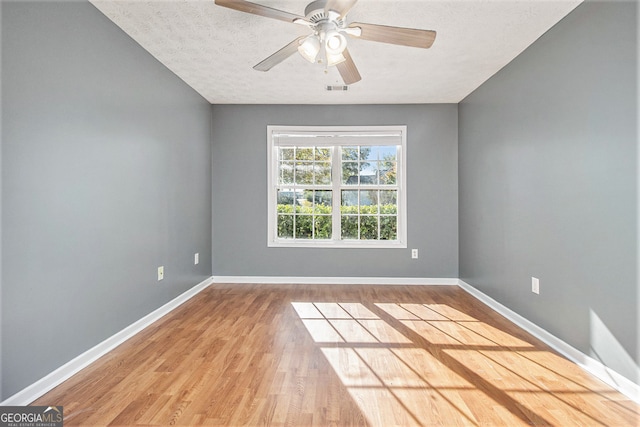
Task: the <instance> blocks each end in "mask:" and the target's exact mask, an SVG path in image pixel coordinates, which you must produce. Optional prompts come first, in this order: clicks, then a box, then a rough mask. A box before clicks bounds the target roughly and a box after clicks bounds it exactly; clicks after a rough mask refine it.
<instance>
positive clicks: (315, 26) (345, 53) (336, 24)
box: [215, 0, 436, 85]
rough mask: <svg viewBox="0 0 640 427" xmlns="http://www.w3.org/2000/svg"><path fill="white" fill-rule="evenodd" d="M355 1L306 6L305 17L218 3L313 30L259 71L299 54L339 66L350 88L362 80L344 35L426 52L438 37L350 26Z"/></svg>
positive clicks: (226, 0)
mask: <svg viewBox="0 0 640 427" xmlns="http://www.w3.org/2000/svg"><path fill="white" fill-rule="evenodd" d="M356 2H357V0H316V1H313V2H311V3H309V5H307V7H306V8H305V10H304V14H305V16H304V17H303V16H298V15H295V14H293V13H289V12H285V11H282V10H278V9H274V8H271V7H267V6H263V5H260V4H256V3H251V2H248V1H244V0H215V3H216V4H217V5H219V6H223V7H228V8H229V9H234V10H239V11H241V12H246V13H252V14H254V15H259V16H264V17H267V18H273V19H278V20H280V21H286V22H291V23H293V24H299V25H304V26H307V27H309V29H311V30H312V33H311V34H310V35H308V36H301V37H298V38H297V39H295V40H294V41H292V42H291V43H289V44H288V45H286V46H285V47H283V48H282V49H280V50H279V51H277V52H276V53H274V54H273V55H271V56H269V57H268V58H266V59H265V60H264V61H262V62H260V63H259V64H257V65H256V66H254V67H253V68H254V69H256V70H258V71H269V70H270V69H271V68H273V67H274V66H276V65H278V64H279V63H281V62H282V61H284V60H285V59H287V58H288V57H290V56H291V55H293V54H294V53H296V51H297V52H299V53H300V55H302V57H303V58H304V59H306V60H307V61H309V62H312V63H320V64H323V65H325V67H331V66H336V68H337V69H338V72H339V73H340V76H341V77H342V80H344V83H345V84H346V85H350V84H353V83H356V82H358V81H360V80H361V79H362V77H361V76H360V73H359V72H358V68H357V67H356V64H355V63H354V62H353V58H351V55H350V54H349V50H348V49H347V38H346V37H345V36H351V37H357V38H360V39H363V40H370V41H375V42H382V43H391V44H397V45H403V46H412V47H419V48H423V49H428V48H430V47H431V45H432V44H433V41H434V40H435V38H436V32H435V31H430V30H418V29H413V28H402V27H390V26H386V25H377V24H366V23H361V22H352V23H350V24H347V22H346V16H347V14H348V13H349V11H350V10H351V9H352V8H353V6H354V5H355V4H356Z"/></svg>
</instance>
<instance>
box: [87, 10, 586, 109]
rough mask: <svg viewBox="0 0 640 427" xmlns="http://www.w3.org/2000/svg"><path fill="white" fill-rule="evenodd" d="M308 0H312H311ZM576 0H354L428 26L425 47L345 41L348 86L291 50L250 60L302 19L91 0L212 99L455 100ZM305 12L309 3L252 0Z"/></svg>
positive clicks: (300, 30)
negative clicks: (271, 59) (267, 66)
mask: <svg viewBox="0 0 640 427" xmlns="http://www.w3.org/2000/svg"><path fill="white" fill-rule="evenodd" d="M309 1H310V0H309ZM581 1H582V0H523V1H521V0H404V1H399V0H360V1H359V2H358V3H357V4H356V6H355V7H354V8H353V9H352V10H351V12H350V13H349V15H348V16H347V22H368V23H375V24H383V25H394V26H400V27H409V28H421V29H428V30H435V31H436V32H437V37H436V40H435V43H434V44H433V46H432V47H431V48H430V49H417V48H411V47H405V46H397V45H391V44H384V43H376V42H370V41H364V40H358V39H355V38H349V51H350V53H351V56H352V57H353V59H354V61H355V63H356V65H357V67H358V69H359V71H360V74H361V75H362V80H361V81H360V82H358V83H355V84H353V85H351V86H350V87H349V90H348V91H347V92H328V91H326V89H325V86H326V85H335V84H342V80H341V79H340V76H339V74H338V73H337V71H336V70H335V69H334V68H330V69H329V70H328V73H327V74H325V70H324V68H323V67H322V66H321V65H317V64H310V63H308V62H306V61H305V60H304V59H303V58H302V57H301V56H300V55H299V54H297V53H296V54H294V55H293V56H291V57H290V58H288V59H287V60H285V61H284V62H282V63H281V64H279V65H277V66H275V67H274V68H273V69H271V70H270V71H268V72H266V73H264V72H260V71H255V70H253V68H252V67H253V66H254V65H255V64H257V63H258V62H260V61H262V60H263V59H264V58H266V57H267V56H269V55H271V54H272V53H274V52H275V51H277V50H278V49H280V48H282V47H283V46H284V45H286V44H288V43H289V42H290V41H292V40H293V39H294V38H296V37H298V36H300V35H304V34H307V33H309V29H307V28H306V27H304V26H301V25H296V24H289V23H287V22H282V21H278V20H274V19H269V18H264V17H261V16H256V15H250V14H246V13H242V12H238V11H235V10H231V9H227V8H223V7H220V6H217V5H215V4H214V2H213V0H155V1H145V0H91V3H93V4H94V5H95V6H96V7H97V8H98V9H99V10H100V11H102V12H103V13H104V14H105V15H106V16H107V17H108V18H109V19H111V20H112V21H113V22H114V23H115V24H116V25H118V26H119V27H120V28H122V29H123V30H124V31H125V32H126V33H127V34H129V35H130V36H131V37H132V38H133V39H134V40H135V41H137V42H138V43H139V44H140V45H141V46H142V47H143V48H145V49H146V50H147V51H149V52H150V53H151V54H152V55H153V56H154V57H156V58H157V59H158V60H159V61H160V62H162V63H163V64H164V65H165V66H167V67H168V68H169V69H170V70H171V71H173V72H174V73H175V74H176V75H178V76H179V77H180V78H181V79H182V80H184V81H185V82H186V83H187V84H188V85H189V86H191V87H192V88H193V89H195V90H196V91H197V92H199V93H200V94H201V95H202V96H203V97H204V98H206V99H207V100H208V101H209V102H211V103H212V104H398V103H401V104H409V103H457V102H459V101H461V100H462V99H463V98H465V97H466V96H467V95H468V94H469V93H471V92H472V91H473V90H475V89H476V88H477V87H478V86H480V85H481V84H482V83H483V82H485V81H486V80H487V79H489V78H490V77H491V76H492V75H493V74H495V73H496V72H497V71H498V70H500V69H501V68H502V67H504V66H505V65H506V64H508V63H509V62H510V61H511V60H512V59H513V58H515V57H516V56H517V55H518V54H520V53H521V52H522V51H523V50H524V49H526V48H527V47H528V46H529V45H530V44H531V43H533V42H534V41H535V40H537V39H538V38H539V37H540V36H541V35H542V34H544V33H545V32H546V31H547V30H548V29H549V28H551V27H552V26H553V25H554V24H556V23H557V22H558V21H559V20H561V19H562V18H563V17H564V16H565V15H567V14H568V13H569V12H570V11H572V10H573V9H574V8H575V7H576V6H577V5H578V4H579V3H580V2H581ZM254 2H255V3H260V4H263V5H266V6H269V7H273V8H277V9H281V10H285V11H288V12H291V13H294V14H297V15H304V8H305V6H306V4H307V3H308V1H304V0H254Z"/></svg>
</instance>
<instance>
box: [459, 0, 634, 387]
mask: <svg viewBox="0 0 640 427" xmlns="http://www.w3.org/2000/svg"><path fill="white" fill-rule="evenodd" d="M636 14H637V3H635V2H591V1H589V2H587V3H584V4H582V5H580V6H579V7H578V8H577V9H576V10H575V11H574V12H572V13H571V14H569V15H568V16H567V17H566V18H565V19H564V20H563V21H561V22H560V23H559V24H558V25H556V26H555V27H554V28H552V29H551V30H550V31H549V32H548V33H547V34H545V35H544V36H543V37H542V38H540V39H539V40H538V41H537V42H536V43H535V44H534V45H532V46H531V47H530V48H529V49H527V50H526V51H525V52H524V53H523V54H521V55H520V56H519V57H518V58H516V59H515V60H514V61H513V62H512V63H510V64H509V65H508V66H507V67H505V68H504V69H503V70H502V71H500V72H499V73H498V74H496V75H495V76H494V77H493V78H492V79H490V80H489V81H488V82H486V83H485V84H484V85H482V86H481V87H480V88H479V89H478V90H476V91H475V92H474V93H472V94H471V95H470V96H469V97H467V98H466V99H465V100H464V101H463V102H462V103H461V104H460V106H459V122H460V124H459V159H460V161H459V174H460V175H459V177H460V277H461V279H463V280H464V281H466V282H467V283H469V284H471V285H472V286H474V287H476V288H478V289H479V290H481V291H482V292H484V293H486V294H488V295H490V296H492V297H493V298H494V299H496V300H498V301H499V302H501V303H503V304H505V305H506V306H508V307H509V308H511V309H513V310H514V311H516V312H518V313H519V314H521V315H523V316H525V317H526V318H528V319H530V320H532V321H533V322H535V323H536V324H538V325H540V326H541V327H543V328H544V329H546V330H548V331H549V332H551V333H553V334H555V335H556V336H558V337H559V338H561V339H562V340H564V341H565V342H568V343H569V344H571V345H573V346H574V347H576V348H578V349H579V350H581V351H582V352H584V353H586V354H590V355H591V356H594V357H596V358H599V359H600V360H602V361H603V362H604V363H605V364H607V365H608V366H610V367H612V368H614V369H615V370H616V371H618V372H619V373H622V374H623V375H625V376H627V377H628V378H630V379H631V380H633V381H635V382H636V383H640V380H639V378H638V364H639V363H638V361H639V360H640V358H639V357H640V355H639V353H640V352H639V343H638V336H639V331H638V328H639V325H640V319H639V314H638V301H639V299H638V292H639V282H638V271H637V268H638V266H637V259H638V258H637V244H638V229H637V218H638V217H637V216H638V211H637V206H638V204H637V203H638V200H637V190H638V189H637V185H638V169H637V164H636V161H637V158H638V157H637V150H638V135H637V129H638V106H637V99H636V96H637V84H638V83H637V72H638V69H637V60H638V42H637V22H636ZM532 276H535V277H538V278H539V279H540V295H539V296H536V295H534V294H533V293H531V277H532Z"/></svg>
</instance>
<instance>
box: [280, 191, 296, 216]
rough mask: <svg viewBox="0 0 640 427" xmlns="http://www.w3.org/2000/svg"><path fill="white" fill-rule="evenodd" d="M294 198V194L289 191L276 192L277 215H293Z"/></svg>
mask: <svg viewBox="0 0 640 427" xmlns="http://www.w3.org/2000/svg"><path fill="white" fill-rule="evenodd" d="M294 197H295V193H294V192H293V191H291V190H278V195H277V204H278V213H289V214H291V213H293V202H294Z"/></svg>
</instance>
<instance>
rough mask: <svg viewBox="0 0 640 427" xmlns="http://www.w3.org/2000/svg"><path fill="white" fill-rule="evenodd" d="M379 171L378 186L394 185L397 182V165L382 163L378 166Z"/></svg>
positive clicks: (394, 163)
mask: <svg viewBox="0 0 640 427" xmlns="http://www.w3.org/2000/svg"><path fill="white" fill-rule="evenodd" d="M378 170H379V171H380V184H386V185H395V184H396V180H397V172H396V171H397V163H396V162H392V161H382V162H379V164H378Z"/></svg>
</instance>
